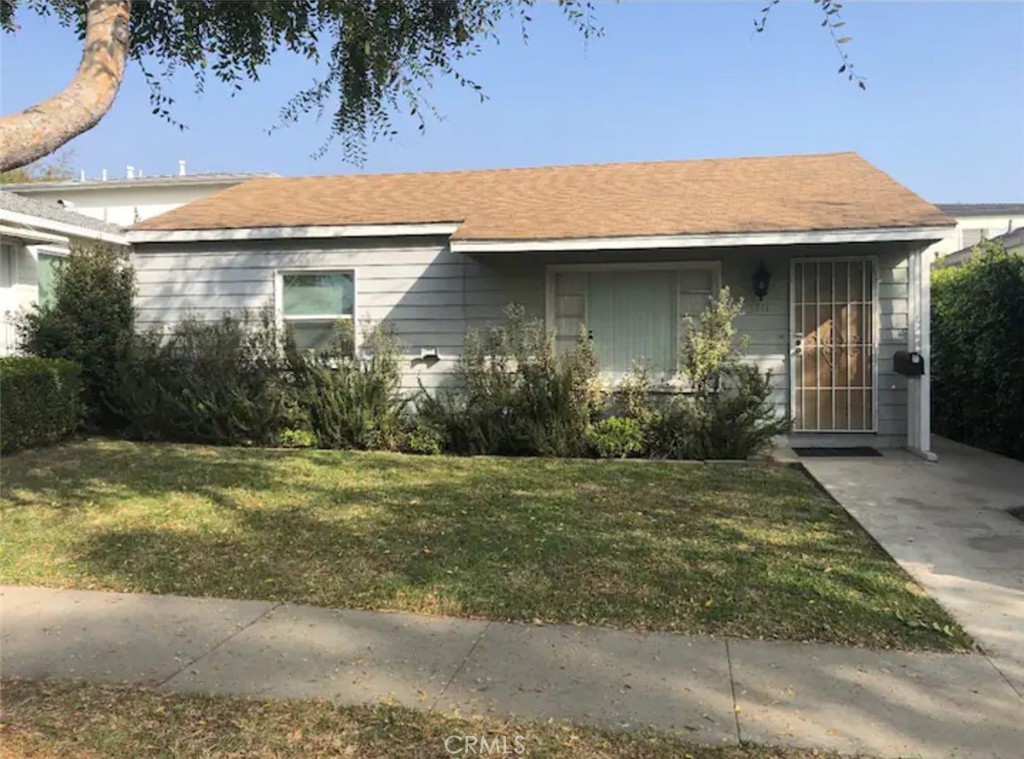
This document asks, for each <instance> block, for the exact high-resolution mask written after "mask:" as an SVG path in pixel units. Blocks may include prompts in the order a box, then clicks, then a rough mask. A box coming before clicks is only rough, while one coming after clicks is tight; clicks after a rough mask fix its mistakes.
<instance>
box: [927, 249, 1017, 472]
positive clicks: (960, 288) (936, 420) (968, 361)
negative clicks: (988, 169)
mask: <svg viewBox="0 0 1024 759" xmlns="http://www.w3.org/2000/svg"><path fill="white" fill-rule="evenodd" d="M932 425H933V428H934V430H935V432H937V433H939V434H940V435H945V436H946V437H949V438H952V439H953V440H959V441H960V442H963V443H967V444H969V445H974V446H977V447H979V448H985V449H987V450H990V451H994V452H996V453H1002V454H1004V455H1007V456H1012V457H1014V458H1017V459H1021V460H1024V257H1021V256H1019V255H1009V254H1007V253H1006V251H1005V250H1004V249H1003V247H1002V245H999V244H996V243H991V242H988V241H985V242H983V243H982V244H981V246H979V250H978V251H977V252H976V253H975V255H974V256H973V257H972V258H971V259H970V260H969V261H968V262H967V263H965V264H963V265H960V266H951V267H947V268H942V269H937V270H935V271H933V272H932Z"/></svg>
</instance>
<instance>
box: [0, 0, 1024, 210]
mask: <svg viewBox="0 0 1024 759" xmlns="http://www.w3.org/2000/svg"><path fill="white" fill-rule="evenodd" d="M760 6H761V2H760V0H759V2H753V3H751V2H718V3H636V2H624V3H622V4H619V5H611V4H603V3H599V4H598V7H597V16H598V21H599V22H600V23H601V25H602V26H603V27H604V29H605V36H604V37H603V38H601V39H597V40H592V41H591V42H590V43H589V44H587V45H586V46H584V44H583V43H582V40H581V38H580V37H579V36H578V34H577V33H576V32H574V31H573V30H572V28H571V27H570V26H569V25H568V24H567V23H566V22H565V21H564V20H563V19H562V17H561V15H560V13H559V11H558V10H557V8H555V7H553V6H547V5H545V6H542V7H540V8H539V9H537V10H536V12H534V13H533V16H534V19H535V21H534V23H533V24H532V26H531V27H530V37H529V41H528V43H524V42H523V41H522V39H521V37H520V35H519V29H518V25H517V24H510V25H509V26H508V28H506V29H504V30H502V31H503V33H502V34H501V39H502V41H501V44H500V45H489V46H488V47H487V48H486V49H485V50H484V52H483V53H482V54H481V55H480V56H479V57H478V58H476V59H474V60H473V61H471V62H469V63H468V64H467V65H466V66H465V67H464V71H465V73H466V74H468V75H469V76H470V77H472V78H474V79H476V80H477V81H479V82H481V83H482V84H483V85H484V87H485V90H486V92H487V94H488V95H489V100H487V101H486V102H484V103H480V102H479V100H478V99H477V98H476V96H475V95H474V94H473V93H472V92H470V91H468V90H465V89H462V88H459V87H458V86H456V85H454V84H453V83H452V82H448V81H442V82H438V83H437V85H436V86H435V88H434V91H433V94H432V95H431V101H432V102H433V104H434V105H435V106H436V107H437V109H438V110H439V111H440V112H441V113H442V114H444V117H445V118H444V120H443V121H428V123H427V132H426V134H425V135H421V134H420V133H419V132H418V131H417V129H416V127H415V122H413V121H411V120H409V119H404V118H400V119H398V124H399V126H400V127H401V128H402V132H401V134H400V135H399V136H398V137H397V138H396V139H393V140H390V141H383V142H379V143H377V144H374V145H372V146H371V147H370V151H369V156H368V160H367V162H366V164H365V165H364V166H362V167H355V166H352V165H349V164H346V163H345V162H344V161H343V160H342V156H341V155H340V153H339V152H338V151H334V152H332V153H329V154H328V155H327V156H326V157H324V158H321V159H319V160H315V159H313V158H311V156H310V154H311V153H312V152H313V151H314V150H315V149H316V147H318V146H319V144H320V142H321V141H322V139H323V137H324V136H325V134H326V133H325V127H324V126H323V125H320V124H316V123H315V122H313V121H309V122H305V123H303V124H301V125H299V126H296V127H290V128H287V129H284V130H279V131H276V132H275V133H273V134H272V135H268V134H267V133H266V129H267V128H268V127H270V126H273V125H274V124H275V123H276V116H277V112H278V109H279V107H280V105H281V104H282V103H283V102H284V101H285V100H286V99H287V97H288V96H289V95H290V94H292V93H293V92H294V91H295V90H296V89H297V88H298V87H301V86H303V85H304V84H306V83H307V82H308V81H309V80H310V78H311V76H312V73H313V72H312V71H311V70H310V69H309V68H308V65H307V64H306V63H304V62H299V61H296V60H293V59H290V58H286V57H283V56H282V58H281V59H280V60H279V61H276V62H275V63H274V65H273V67H272V68H271V69H269V70H267V71H266V72H265V74H264V76H263V80H262V81H261V82H260V83H259V84H257V85H254V86H251V87H250V88H248V89H247V90H246V91H245V92H243V93H242V94H241V95H238V96H236V97H234V98H232V97H229V96H228V91H227V90H226V89H225V88H223V87H220V86H218V85H216V84H210V85H209V86H208V88H207V91H206V93H205V94H204V95H203V96H196V95H194V94H193V93H192V89H191V88H192V82H191V80H189V79H187V78H185V77H182V78H180V79H179V80H178V81H177V82H176V83H175V84H174V85H173V86H172V87H171V88H170V91H171V94H173V95H175V97H176V98H177V101H178V102H177V105H176V106H175V111H174V115H175V116H176V117H177V118H178V119H179V120H181V121H183V122H185V123H186V124H187V125H188V126H189V129H188V130H187V131H185V132H179V131H178V130H177V129H176V128H174V127H172V126H169V125H167V124H165V123H164V122H162V121H160V120H159V119H157V118H156V117H154V116H152V115H151V114H150V111H151V108H150V106H149V103H148V101H147V91H146V88H145V86H144V84H143V82H142V76H141V74H140V72H139V70H138V69H137V67H134V66H133V67H132V69H131V70H130V71H129V74H128V77H127V79H126V82H125V85H124V87H123V88H122V91H121V94H120V96H119V98H118V101H117V103H116V104H115V106H114V108H113V110H112V111H111V113H110V114H109V115H108V116H107V118H105V119H104V120H103V121H102V122H101V123H100V125H99V126H97V127H96V128H95V129H94V130H92V131H91V132H89V133H87V134H85V135H83V136H81V137H79V138H77V139H76V140H74V141H73V142H72V143H71V147H72V148H73V150H74V166H75V168H76V169H85V170H86V171H87V173H88V174H89V176H97V175H98V174H99V171H100V169H102V168H104V167H105V168H107V169H109V170H110V172H111V175H122V174H123V171H124V166H125V164H133V165H135V166H137V167H141V168H142V169H143V170H144V171H145V172H146V173H147V174H158V173H168V172H172V171H174V170H176V167H177V160H178V159H179V158H185V159H187V160H188V164H189V168H190V170H191V171H274V172H278V173H280V174H292V175H296V174H332V173H345V172H353V171H370V172H378V171H422V170H444V169H463V168H487V167H499V166H530V165H544V164H559V163H582V162H604V161H631V160H662V159H684V158H703V157H723V156H742V155H771V154H783V153H810V152H826V151H837V150H856V151H858V152H859V153H861V154H862V155H864V156H865V157H866V158H867V159H868V160H870V161H872V162H874V163H875V164H876V165H878V166H879V167H881V168H882V169H884V170H885V171H887V172H889V173H890V174H892V175H893V176H894V177H896V178H897V179H898V180H899V181H901V182H903V183H904V184H906V185H907V186H909V187H911V188H912V189H913V190H915V191H916V192H918V193H920V194H921V195H923V196H925V197H926V198H928V199H929V200H932V201H935V202H950V201H1024V97H1022V93H1024V46H1022V45H1021V39H1022V35H1024V3H1022V2H1014V3H992V4H988V3H979V2H970V3H904V4H897V3H861V2H858V3H848V4H847V5H846V9H845V18H846V22H847V27H846V29H845V30H844V31H846V32H848V33H849V34H851V35H852V36H853V38H854V39H853V41H852V42H851V43H850V45H849V52H850V54H851V57H852V59H853V60H854V62H855V64H856V68H857V70H858V71H859V72H860V73H861V74H863V75H864V76H866V77H868V80H869V81H868V89H867V91H866V92H862V91H860V90H859V89H857V88H856V87H854V86H852V85H850V84H849V83H847V82H846V80H845V79H844V78H842V77H839V76H837V74H836V69H837V68H838V65H839V61H838V58H837V55H836V52H835V50H834V48H833V45H832V41H831V39H830V38H829V36H828V35H827V33H826V32H825V30H824V29H821V28H819V26H818V21H819V19H820V16H819V15H818V11H817V9H816V8H815V6H813V5H812V3H811V2H810V0H803V1H802V2H792V3H783V4H781V5H780V6H778V7H777V8H776V9H775V11H774V12H773V14H774V15H773V17H772V18H771V20H770V22H769V27H768V30H767V31H766V32H765V33H764V34H760V35H754V34H753V33H752V30H753V23H752V19H753V18H754V16H755V15H757V11H758V8H759V7H760ZM19 20H20V22H21V24H22V29H21V30H20V31H19V32H18V33H17V34H15V35H13V36H7V35H5V36H4V37H3V40H2V42H3V48H2V51H0V56H2V64H3V66H2V91H0V97H2V110H3V112H4V113H9V112H11V111H14V110H18V109H21V108H23V107H25V106H27V105H30V104H31V103H33V102H36V101H38V100H40V99H42V98H44V97H46V96H48V95H50V94H52V93H53V92H55V91H57V90H58V89H59V88H60V87H62V86H63V84H64V83H65V82H66V80H67V79H68V78H69V77H70V75H71V73H72V72H73V70H74V68H75V66H76V65H77V61H78V58H79V56H80V48H79V47H78V43H77V41H76V40H75V39H74V35H73V34H72V33H71V32H70V31H68V30H66V29H62V28H60V27H59V26H58V25H57V24H56V22H55V21H53V20H52V19H49V20H41V19H38V18H37V17H35V16H33V15H32V14H29V13H25V12H23V13H22V14H21V16H20V18H19ZM42 50H46V51H47V52H46V54H42V53H41V52H40V51H42Z"/></svg>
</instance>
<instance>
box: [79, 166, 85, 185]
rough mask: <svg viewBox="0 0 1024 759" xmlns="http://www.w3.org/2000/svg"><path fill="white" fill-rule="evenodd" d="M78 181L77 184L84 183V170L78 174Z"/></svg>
mask: <svg viewBox="0 0 1024 759" xmlns="http://www.w3.org/2000/svg"><path fill="white" fill-rule="evenodd" d="M78 181H79V182H84V181H85V169H82V170H81V171H80V172H78Z"/></svg>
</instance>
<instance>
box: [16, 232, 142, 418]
mask: <svg viewBox="0 0 1024 759" xmlns="http://www.w3.org/2000/svg"><path fill="white" fill-rule="evenodd" d="M53 294H54V297H53V299H52V302H50V303H47V304H43V305H41V306H40V307H39V308H37V309H35V310H33V311H31V312H29V313H28V314H27V315H26V316H25V317H24V318H23V320H22V322H21V324H20V325H19V337H20V338H21V347H22V350H24V351H25V352H26V353H30V354H32V355H33V356H41V357H43V358H63V359H67V360H69V361H74V362H75V363H77V364H78V365H79V366H81V367H82V384H83V395H82V399H83V403H84V413H85V418H84V421H85V425H86V426H87V427H88V428H90V429H94V430H104V431H111V432H114V431H117V430H119V429H120V427H121V426H123V424H124V419H123V415H122V414H121V412H120V410H119V399H118V397H117V391H118V385H119V378H120V366H121V362H122V361H123V360H124V357H125V355H126V354H127V352H128V350H129V349H130V345H131V341H132V335H133V333H134V331H135V308H134V303H133V301H134V297H135V273H134V270H133V269H132V267H131V263H130V261H129V259H128V254H127V253H126V252H125V251H124V250H121V249H119V248H113V247H107V246H74V247H72V249H71V255H69V256H68V257H67V258H66V259H64V260H63V261H61V263H60V264H59V265H58V266H57V267H56V268H55V269H54V283H53Z"/></svg>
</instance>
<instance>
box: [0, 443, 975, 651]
mask: <svg viewBox="0 0 1024 759" xmlns="http://www.w3.org/2000/svg"><path fill="white" fill-rule="evenodd" d="M0 478H2V487H3V494H2V501H0V502H2V508H3V515H2V516H3V555H2V558H0V577H2V579H3V581H4V582H8V583H15V584H23V585H45V586H51V587H65V588H90V589H104V590H119V591H135V592H146V593H174V594H181V595H193V596H215V597H224V598H251V599H266V600H276V601H290V602H296V603H308V604H316V605H321V606H340V607H357V608H363V609H403V610H407V611H414V612H422V613H428V614H446V615H456V616H464V617H485V618H490V619H502V620H526V621H532V620H541V621H543V622H549V623H556V622H561V623H573V624H592V625H611V626H617V627H629V628H639V629H653V630H677V631H682V632H688V633H721V634H728V635H735V636H742V637H751V638H762V637H763V638H780V639H788V640H810V641H824V642H831V643H845V644H854V645H863V646H871V647H880V648H888V647H896V648H925V649H938V650H951V649H960V648H964V647H965V646H967V645H969V641H968V639H967V637H966V635H965V634H964V633H963V632H962V631H961V630H960V628H958V627H957V626H956V625H955V623H953V622H952V621H951V620H950V619H949V618H948V617H947V616H946V615H945V614H944V613H943V611H942V610H941V609H940V608H939V606H938V605H937V604H936V603H935V602H934V601H932V600H931V599H930V598H928V597H927V596H926V595H924V594H923V593H922V592H921V591H920V590H919V589H918V588H917V587H916V586H915V585H914V584H913V583H912V581H911V580H910V579H909V577H907V575H905V574H904V573H903V572H902V570H900V569H899V567H898V566H897V565H896V564H895V563H893V562H892V561H891V560H890V559H889V558H888V557H887V556H886V555H885V554H884V553H883V552H882V551H881V549H879V548H878V547H877V545H876V544H875V543H874V542H873V541H871V539H870V538H869V537H868V536H867V535H866V534H865V533H864V532H863V531H862V530H861V529H860V528H859V526H857V524H856V523H855V522H854V521H853V520H852V519H851V518H850V517H849V516H848V515H847V513H846V512H845V511H844V510H843V509H841V508H840V507H838V506H836V505H835V504H834V503H832V502H831V501H830V500H829V499H828V498H826V497H825V496H824V495H823V494H822V493H820V492H819V491H818V489H817V488H816V487H815V485H814V484H813V483H812V482H811V481H809V480H808V479H807V478H806V477H804V475H803V474H802V473H800V472H799V471H797V470H794V469H790V468H786V467H779V466H765V465H753V464H752V465H706V466H702V465H685V464H675V463H669V462H655V463H639V462H597V461H595V462H585V461H584V462H579V461H558V460H537V459H496V458H489V459H468V458H452V457H413V456H403V455H399V454H382V453H356V452H335V451H275V450H253V449H240V448H213V447H203V446H185V445H163V444H133V443H126V442H113V441H103V440H93V441H85V442H78V443H73V444H68V445H63V446H57V447H53V448H48V449H41V450H36V451H26V452H23V453H20V454H17V455H14V456H11V457H8V458H6V459H4V460H3V462H2V465H0ZM943 628H945V631H943Z"/></svg>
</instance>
